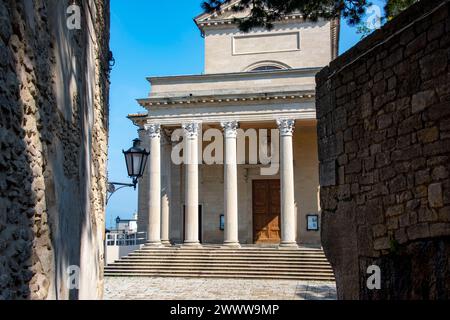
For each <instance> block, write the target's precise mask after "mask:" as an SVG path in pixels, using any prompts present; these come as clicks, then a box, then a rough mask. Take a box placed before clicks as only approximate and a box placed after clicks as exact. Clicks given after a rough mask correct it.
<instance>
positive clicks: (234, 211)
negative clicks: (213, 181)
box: [222, 121, 240, 247]
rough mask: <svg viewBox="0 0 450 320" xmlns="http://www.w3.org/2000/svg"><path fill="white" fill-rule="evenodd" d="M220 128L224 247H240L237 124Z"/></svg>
mask: <svg viewBox="0 0 450 320" xmlns="http://www.w3.org/2000/svg"><path fill="white" fill-rule="evenodd" d="M222 128H223V130H224V133H225V162H224V170H225V172H224V178H225V194H224V211H225V237H224V245H225V246H230V247H240V245H239V227H238V184H237V155H236V152H237V150H236V149H237V143H236V138H237V129H238V122H237V121H232V122H223V123H222Z"/></svg>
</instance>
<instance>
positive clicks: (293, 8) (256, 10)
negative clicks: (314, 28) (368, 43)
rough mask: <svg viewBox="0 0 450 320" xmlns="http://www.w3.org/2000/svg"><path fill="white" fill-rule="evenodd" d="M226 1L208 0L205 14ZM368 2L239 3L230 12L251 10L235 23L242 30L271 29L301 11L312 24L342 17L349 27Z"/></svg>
mask: <svg viewBox="0 0 450 320" xmlns="http://www.w3.org/2000/svg"><path fill="white" fill-rule="evenodd" d="M227 2H229V0H208V1H205V2H203V4H202V7H203V9H204V10H205V11H206V12H215V11H217V10H220V8H221V7H222V6H223V5H224V4H226V3H227ZM370 4H371V3H370V1H369V0H337V1H336V0H242V1H241V2H240V3H239V4H238V5H236V6H235V7H234V8H233V9H234V10H235V11H236V12H240V11H243V10H246V9H250V10H251V14H250V15H249V17H247V18H245V19H240V20H238V22H239V25H240V28H241V30H243V31H249V30H250V29H252V28H255V27H264V28H267V29H271V28H273V23H274V22H275V21H277V20H279V19H280V18H281V17H282V16H283V15H286V14H291V13H294V12H301V13H302V14H303V15H305V16H307V17H308V18H309V19H310V20H312V21H317V19H318V18H326V19H330V18H334V17H339V16H340V15H342V16H343V17H344V18H345V19H346V20H347V22H348V23H349V24H351V25H356V24H358V23H360V22H361V17H362V16H363V15H364V12H365V9H366V8H367V7H368V6H369V5H370Z"/></svg>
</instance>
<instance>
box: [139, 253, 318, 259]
mask: <svg viewBox="0 0 450 320" xmlns="http://www.w3.org/2000/svg"><path fill="white" fill-rule="evenodd" d="M130 256H151V257H175V256H177V257H180V256H183V257H251V258H253V257H254V258H257V257H268V258H270V257H284V258H295V257H311V258H326V257H325V255H323V254H295V255H287V254H275V253H274V254H267V253H261V254H258V253H254V254H251V253H248V254H242V253H167V254H166V253H147V252H133V253H131V254H130Z"/></svg>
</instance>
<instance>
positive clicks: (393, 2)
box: [385, 0, 418, 20]
mask: <svg viewBox="0 0 450 320" xmlns="http://www.w3.org/2000/svg"><path fill="white" fill-rule="evenodd" d="M417 1H418V0H389V1H388V2H387V4H386V7H385V11H386V17H387V19H388V20H391V19H393V18H394V17H395V16H397V15H398V14H400V13H401V12H402V11H403V10H405V9H407V8H408V7H409V6H410V5H412V4H414V3H415V2H417Z"/></svg>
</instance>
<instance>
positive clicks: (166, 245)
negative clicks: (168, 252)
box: [161, 240, 172, 247]
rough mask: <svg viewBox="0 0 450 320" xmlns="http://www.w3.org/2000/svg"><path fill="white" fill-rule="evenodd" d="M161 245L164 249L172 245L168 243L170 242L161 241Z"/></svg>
mask: <svg viewBox="0 0 450 320" xmlns="http://www.w3.org/2000/svg"><path fill="white" fill-rule="evenodd" d="M161 244H162V245H163V246H164V247H171V246H172V243H171V242H170V240H161Z"/></svg>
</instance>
